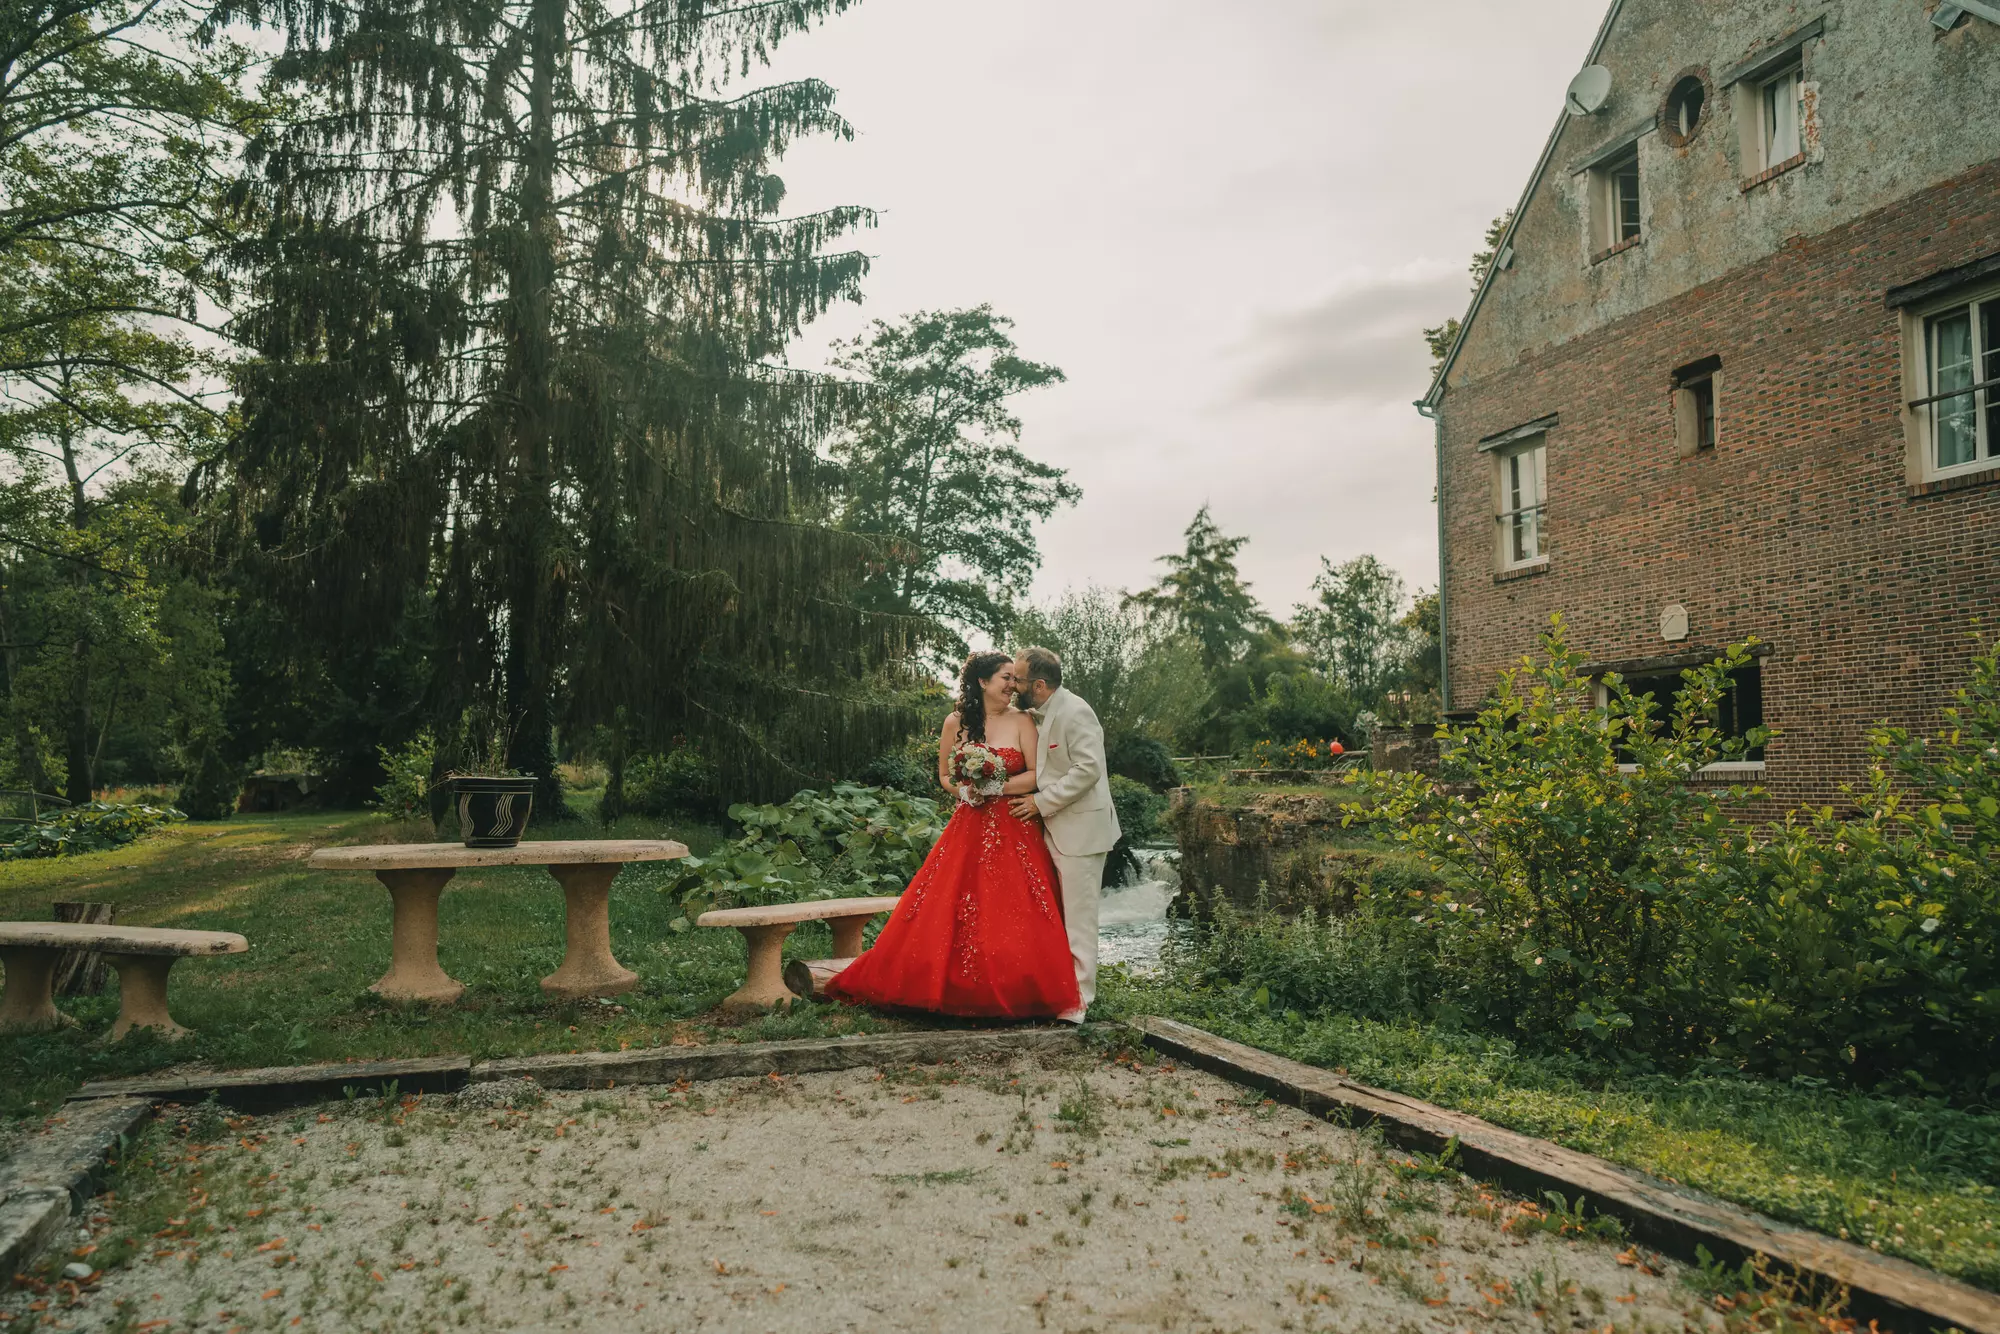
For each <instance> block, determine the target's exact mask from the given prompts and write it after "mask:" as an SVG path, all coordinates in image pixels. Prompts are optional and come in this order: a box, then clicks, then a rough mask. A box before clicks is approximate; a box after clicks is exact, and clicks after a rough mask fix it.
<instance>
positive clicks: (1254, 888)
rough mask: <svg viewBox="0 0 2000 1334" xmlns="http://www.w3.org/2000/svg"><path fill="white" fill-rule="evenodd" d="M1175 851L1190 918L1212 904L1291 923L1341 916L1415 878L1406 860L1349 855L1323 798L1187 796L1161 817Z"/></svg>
mask: <svg viewBox="0 0 2000 1334" xmlns="http://www.w3.org/2000/svg"><path fill="white" fill-rule="evenodd" d="M1168 822H1169V823H1170V824H1171V825H1172V827H1173V831H1174V838H1175V841H1176V842H1177V843H1179V845H1180V850H1181V866H1180V870H1181V887H1182V901H1183V903H1184V904H1185V905H1186V907H1187V909H1188V910H1189V911H1190V912H1191V913H1192V914H1193V915H1195V916H1197V917H1200V916H1204V915H1206V914H1208V913H1209V912H1211V911H1212V910H1213V908H1214V905H1215V904H1216V903H1217V902H1226V903H1229V904H1232V905H1234V906H1235V907H1238V908H1252V907H1256V906H1258V904H1259V902H1260V900H1261V901H1262V902H1263V903H1264V905H1265V906H1267V907H1269V908H1271V909H1272V910H1273V911H1276V912H1280V913H1283V914H1285V915H1287V916H1296V915H1297V914H1299V913H1301V912H1303V911H1305V910H1306V909H1307V908H1311V909H1313V910H1314V911H1315V912H1318V913H1321V914H1323V915H1331V914H1338V913H1343V912H1346V911H1348V910H1349V909H1350V908H1352V907H1353V905H1354V898H1355V894H1356V892H1357V891H1358V890H1359V889H1360V888H1361V887H1363V886H1365V885H1367V884H1369V883H1370V882H1371V881H1374V882H1376V883H1378V884H1379V883H1381V882H1382V878H1383V877H1385V876H1386V877H1395V878H1409V877H1411V876H1420V875H1421V872H1419V871H1416V870H1415V869H1414V865H1413V862H1412V861H1411V859H1410V858H1408V857H1407V856H1405V855H1404V854H1401V853H1393V852H1391V853H1384V852H1380V851H1376V850H1373V849H1368V848H1361V847H1355V846H1353V844H1354V843H1355V842H1356V841H1357V840H1356V839H1355V838H1354V836H1353V835H1352V833H1351V832H1350V831H1348V830H1344V829H1343V828H1342V827H1341V823H1340V812H1339V810H1338V809H1337V808H1336V807H1335V805H1334V803H1333V800H1332V799H1331V797H1330V796H1317V795H1312V794H1301V793H1286V794H1275V793H1274V794H1269V795H1260V796H1255V797H1250V798H1247V799H1246V800H1245V801H1244V802H1243V803H1242V804H1240V805H1238V804H1225V803H1222V802H1218V801H1214V800H1208V799H1203V798H1200V797H1198V796H1197V795H1196V794H1195V790H1194V789H1192V788H1181V789H1179V790H1177V791H1176V792H1175V793H1174V795H1173V806H1172V809H1171V811H1170V813H1169V815H1168Z"/></svg>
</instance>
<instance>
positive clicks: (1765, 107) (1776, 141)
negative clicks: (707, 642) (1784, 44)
mask: <svg viewBox="0 0 2000 1334" xmlns="http://www.w3.org/2000/svg"><path fill="white" fill-rule="evenodd" d="M1757 107H1758V115H1757V120H1758V142H1759V145H1760V146H1761V147H1762V148H1763V153H1764V160H1763V163H1762V167H1761V169H1762V170H1766V171H1768V170H1769V169H1770V168H1772V167H1775V166H1777V165H1778V164H1779V163H1781V162H1788V161H1790V160H1791V159H1792V158H1795V157H1797V156H1798V155H1799V154H1800V153H1801V152H1802V151H1804V140H1803V139H1802V138H1801V137H1800V127H1802V126H1803V125H1804V124H1805V119H1806V109H1805V77H1804V71H1803V70H1802V69H1801V68H1800V67H1799V66H1798V65H1790V66H1787V67H1786V68H1785V69H1784V70H1782V71H1780V72H1779V73H1777V74H1774V75H1772V76H1771V77H1769V78H1767V79H1765V80H1764V81H1763V83H1761V84H1760V85H1759V86H1758V89H1757Z"/></svg>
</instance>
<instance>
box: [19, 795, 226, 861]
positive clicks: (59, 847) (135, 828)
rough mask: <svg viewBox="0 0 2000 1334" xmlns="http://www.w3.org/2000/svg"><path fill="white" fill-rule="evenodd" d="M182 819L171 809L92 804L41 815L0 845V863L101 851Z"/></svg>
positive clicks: (102, 803) (129, 841) (106, 802)
mask: <svg viewBox="0 0 2000 1334" xmlns="http://www.w3.org/2000/svg"><path fill="white" fill-rule="evenodd" d="M185 819H187V816H185V815H183V814H181V812H179V811H177V810H175V809H174V808H173V807H171V806H138V805H119V804H116V803H114V802H108V801H93V802H91V803H89V804H88V805H85V806H71V807H68V808H66V809H64V810H61V811H54V812H51V813H50V814H48V815H45V816H43V817H42V818H41V820H39V821H38V822H36V823H35V824H32V825H30V826H28V828H27V830H26V832H25V833H22V834H21V835H20V836H19V837H17V838H16V839H15V840H14V842H12V843H8V844H0V861H12V860H15V859H17V858H25V857H69V856H74V855H75V854H77V853H80V852H103V851H105V850H106V849H107V848H118V847H123V846H124V845H125V844H127V843H132V842H135V841H137V840H138V839H140V838H142V837H144V836H145V835H147V834H150V833H152V832H153V831H154V830H155V829H158V828H160V827H161V826H162V825H168V824H174V823H176V822H178V821H181V820H185Z"/></svg>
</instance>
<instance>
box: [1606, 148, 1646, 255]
mask: <svg viewBox="0 0 2000 1334" xmlns="http://www.w3.org/2000/svg"><path fill="white" fill-rule="evenodd" d="M1595 174H1596V185H1597V216H1598V218H1599V226H1598V235H1597V241H1598V248H1599V249H1600V250H1609V249H1611V248H1612V247H1614V246H1618V245H1622V244H1624V243H1625V242H1627V241H1630V240H1633V239H1635V238H1636V237H1637V236H1638V235H1639V150H1638V149H1637V148H1632V149H1629V150H1627V151H1626V152H1624V153H1621V154H1620V155H1619V156H1617V157H1615V158H1612V159H1611V160H1610V161H1609V162H1606V163H1605V164H1604V165H1603V166H1602V167H1599V168H1598V169H1597V171H1596V173H1595Z"/></svg>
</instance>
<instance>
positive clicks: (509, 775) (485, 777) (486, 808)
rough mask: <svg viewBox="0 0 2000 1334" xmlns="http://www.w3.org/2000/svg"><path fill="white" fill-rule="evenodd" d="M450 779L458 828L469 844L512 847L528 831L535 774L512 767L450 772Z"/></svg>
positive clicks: (467, 845)
mask: <svg viewBox="0 0 2000 1334" xmlns="http://www.w3.org/2000/svg"><path fill="white" fill-rule="evenodd" d="M449 781H450V783H451V791H452V796H453V798H454V801H455V804H456V805H457V807H458V832H459V836H460V837H461V838H462V839H463V840H464V842H465V846H466V847H468V848H511V847H513V846H514V845H515V844H516V843H519V842H520V841H521V836H522V835H523V834H525V833H527V832H528V814H529V812H530V811H531V810H532V809H533V807H534V803H535V778H534V775H533V774H523V773H520V772H519V771H517V770H513V769H501V770H498V771H496V772H490V773H473V774H467V773H458V772H455V771H454V772H453V773H452V774H451V775H450V777H449Z"/></svg>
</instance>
